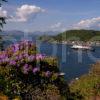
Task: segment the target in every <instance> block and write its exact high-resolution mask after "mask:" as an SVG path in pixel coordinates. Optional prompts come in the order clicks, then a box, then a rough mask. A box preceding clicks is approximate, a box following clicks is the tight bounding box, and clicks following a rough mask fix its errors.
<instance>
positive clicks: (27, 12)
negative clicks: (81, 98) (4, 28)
mask: <svg viewBox="0 0 100 100" xmlns="http://www.w3.org/2000/svg"><path fill="white" fill-rule="evenodd" d="M41 12H45V10H44V9H42V8H40V7H37V6H35V5H27V4H26V5H22V6H21V7H19V8H17V10H16V12H15V16H11V17H10V19H9V21H12V22H27V21H28V20H29V19H30V17H32V16H33V15H36V14H38V13H41Z"/></svg>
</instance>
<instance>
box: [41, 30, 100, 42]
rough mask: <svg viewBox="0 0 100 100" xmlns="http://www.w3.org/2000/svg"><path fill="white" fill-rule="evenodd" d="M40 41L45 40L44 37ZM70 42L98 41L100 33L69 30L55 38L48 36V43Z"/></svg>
mask: <svg viewBox="0 0 100 100" xmlns="http://www.w3.org/2000/svg"><path fill="white" fill-rule="evenodd" d="M40 39H41V40H44V41H45V39H47V38H45V37H44V36H43V37H41V38H40ZM51 40H54V41H59V42H61V41H68V40H70V41H72V40H80V41H89V40H90V41H91V40H93V41H94V40H100V31H95V30H69V31H65V32H63V33H60V34H58V35H56V36H52V37H51V36H50V37H49V39H48V41H51Z"/></svg>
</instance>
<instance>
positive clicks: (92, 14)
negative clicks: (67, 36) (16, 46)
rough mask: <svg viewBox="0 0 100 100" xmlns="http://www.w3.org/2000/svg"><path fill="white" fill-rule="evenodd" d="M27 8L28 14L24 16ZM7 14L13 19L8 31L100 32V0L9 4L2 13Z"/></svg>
mask: <svg viewBox="0 0 100 100" xmlns="http://www.w3.org/2000/svg"><path fill="white" fill-rule="evenodd" d="M23 8H25V9H24V12H22V13H21V11H23ZM27 8H28V10H29V9H30V13H28V12H27ZM31 8H32V9H31ZM25 10H26V12H25ZM31 10H32V12H31ZM4 11H6V14H5V15H6V16H11V18H10V20H8V21H7V24H6V25H5V28H4V29H5V30H22V31H49V30H53V31H64V30H69V29H81V28H82V29H99V28H100V0H8V3H5V4H3V7H2V9H1V11H0V12H4ZM2 14H3V13H2ZM22 14H23V15H22Z"/></svg>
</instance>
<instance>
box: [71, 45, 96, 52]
mask: <svg viewBox="0 0 100 100" xmlns="http://www.w3.org/2000/svg"><path fill="white" fill-rule="evenodd" d="M71 48H72V49H76V50H90V51H94V50H95V49H94V48H92V47H91V46H86V45H73V46H72V47H71Z"/></svg>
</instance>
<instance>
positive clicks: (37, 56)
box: [36, 54, 45, 60]
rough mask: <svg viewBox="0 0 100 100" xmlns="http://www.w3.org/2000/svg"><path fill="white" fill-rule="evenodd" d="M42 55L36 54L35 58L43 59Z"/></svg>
mask: <svg viewBox="0 0 100 100" xmlns="http://www.w3.org/2000/svg"><path fill="white" fill-rule="evenodd" d="M44 57H45V56H44V55H42V54H37V55H36V60H42V59H44Z"/></svg>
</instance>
